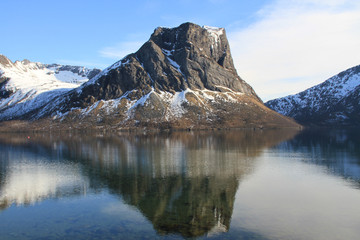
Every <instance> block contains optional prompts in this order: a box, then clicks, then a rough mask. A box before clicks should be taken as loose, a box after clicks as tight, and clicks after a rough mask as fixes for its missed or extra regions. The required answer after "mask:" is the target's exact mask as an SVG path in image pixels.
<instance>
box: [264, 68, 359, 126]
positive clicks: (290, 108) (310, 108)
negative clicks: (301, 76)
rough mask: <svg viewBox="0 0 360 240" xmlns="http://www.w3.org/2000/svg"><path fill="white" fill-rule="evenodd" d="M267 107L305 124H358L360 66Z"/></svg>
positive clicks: (270, 103) (272, 102)
mask: <svg viewBox="0 0 360 240" xmlns="http://www.w3.org/2000/svg"><path fill="white" fill-rule="evenodd" d="M265 105H266V106H268V107H269V108H271V109H273V110H275V111H277V112H279V113H281V114H283V115H285V116H289V117H292V118H294V119H295V120H297V121H298V122H300V123H302V124H306V125H359V124H360V65H358V66H355V67H352V68H350V69H347V70H345V71H343V72H341V73H339V74H337V75H335V76H333V77H331V78H329V79H328V80H326V81H325V82H323V83H321V84H319V85H316V86H314V87H312V88H309V89H307V90H305V91H303V92H300V93H297V94H295V95H290V96H287V97H283V98H278V99H274V100H270V101H268V102H266V103H265Z"/></svg>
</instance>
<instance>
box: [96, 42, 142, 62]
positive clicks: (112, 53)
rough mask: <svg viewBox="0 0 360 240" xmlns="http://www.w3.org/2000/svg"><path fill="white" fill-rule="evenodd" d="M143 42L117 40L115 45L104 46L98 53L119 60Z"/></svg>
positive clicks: (134, 50)
mask: <svg viewBox="0 0 360 240" xmlns="http://www.w3.org/2000/svg"><path fill="white" fill-rule="evenodd" d="M143 43H144V42H140V41H125V42H119V43H118V44H116V45H115V46H111V47H105V48H103V49H101V50H100V51H99V53H100V55H101V56H102V57H105V58H110V59H113V60H120V59H122V58H123V57H125V56H126V55H128V54H130V53H133V52H136V51H137V50H138V49H139V48H140V47H141V45H142V44H143Z"/></svg>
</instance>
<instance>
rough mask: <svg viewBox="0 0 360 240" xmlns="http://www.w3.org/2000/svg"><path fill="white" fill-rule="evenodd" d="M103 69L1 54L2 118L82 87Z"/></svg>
mask: <svg viewBox="0 0 360 240" xmlns="http://www.w3.org/2000/svg"><path fill="white" fill-rule="evenodd" d="M99 72H100V70H98V69H86V68H84V67H77V66H69V65H65V66H63V65H59V64H51V65H50V64H41V63H34V62H30V61H29V60H23V61H16V62H15V63H13V62H11V61H10V60H9V59H8V58H7V57H5V56H3V55H0V116H2V119H13V118H15V119H16V118H21V117H25V116H26V113H27V112H29V111H32V110H34V109H37V108H39V107H41V106H43V105H44V104H46V103H48V102H49V101H50V100H51V99H53V98H55V97H58V96H60V95H62V94H64V93H67V92H68V91H70V90H71V89H74V88H76V87H79V86H80V85H81V84H82V83H84V82H86V81H88V79H89V78H91V77H93V76H94V75H96V74H98V73H99Z"/></svg>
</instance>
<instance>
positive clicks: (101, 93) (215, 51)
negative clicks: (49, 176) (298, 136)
mask: <svg viewBox="0 0 360 240" xmlns="http://www.w3.org/2000/svg"><path fill="white" fill-rule="evenodd" d="M18 64H20V63H18ZM15 65H16V64H15ZM22 65H24V63H23V64H22ZM46 69H50V70H46V71H43V72H44V73H43V75H46V76H53V77H54V76H63V75H61V74H57V73H56V72H57V70H60V68H56V66H46ZM47 71H51V72H50V73H48V72H47ZM60 72H61V71H60ZM42 78H43V77H41V79H42ZM39 79H40V77H39ZM10 81H11V80H8V83H7V85H9V82H10ZM53 81H55V80H54V79H53ZM47 82H48V81H47ZM56 83H57V84H59V85H58V87H57V88H55V87H54V88H53V89H52V91H47V92H46V94H45V95H44V96H41V93H40V94H39V96H38V97H37V99H42V100H43V99H44V97H45V98H51V101H48V102H47V103H46V104H43V105H41V104H35V101H33V103H34V106H35V107H33V106H31V108H29V105H28V104H21V102H20V104H19V103H18V104H16V105H15V106H14V107H12V108H9V109H5V110H1V109H0V120H8V119H12V120H16V119H31V120H39V119H41V120H43V119H47V120H50V121H51V125H52V126H55V125H57V126H63V125H64V124H67V126H69V127H71V128H86V129H89V128H94V127H100V128H103V127H106V128H111V129H115V130H117V129H126V128H139V127H141V128H166V129H169V128H170V129H172V128H181V129H185V128H234V127H299V125H298V124H296V123H295V122H294V121H292V120H291V119H289V118H287V117H284V116H282V115H280V114H278V113H276V112H274V111H272V110H270V109H269V108H267V107H266V106H265V105H264V104H263V102H262V101H261V100H260V98H259V97H258V96H257V95H256V93H255V91H254V90H253V89H252V87H251V86H250V85H249V84H247V83H246V82H245V81H244V80H243V79H241V78H240V77H239V76H238V74H237V72H236V69H235V67H234V64H233V60H232V57H231V53H230V46H229V43H228V40H227V37H226V33H225V29H223V28H215V27H207V26H204V27H201V26H198V25H196V24H193V23H184V24H182V25H180V26H179V27H176V28H163V27H159V28H156V29H155V31H154V33H153V34H152V35H151V37H150V39H149V40H148V41H147V42H145V43H144V44H143V46H142V47H140V49H139V50H138V51H137V52H135V53H132V54H129V55H128V56H126V57H124V58H123V59H121V60H120V61H118V62H116V63H114V64H113V65H111V66H110V67H108V68H106V69H105V70H103V71H102V72H100V73H99V74H97V75H96V76H94V77H93V78H92V79H91V80H89V81H88V82H86V83H84V84H82V85H81V86H79V87H77V88H74V89H72V90H69V89H71V87H72V86H73V85H65V84H73V83H69V81H67V82H64V81H56ZM60 83H61V84H63V85H61V86H60ZM40 86H42V85H41V84H40ZM51 86H54V85H51ZM50 93H51V94H52V95H51V97H49V96H48V95H49V94H50ZM15 94H16V92H15ZM39 102H42V103H43V101H39ZM29 109H30V110H29Z"/></svg>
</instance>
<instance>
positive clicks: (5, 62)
mask: <svg viewBox="0 0 360 240" xmlns="http://www.w3.org/2000/svg"><path fill="white" fill-rule="evenodd" d="M12 64H13V62H12V61H11V60H10V59H8V58H7V57H6V56H4V55H2V54H0V65H3V66H4V67H5V66H10V65H12Z"/></svg>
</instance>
